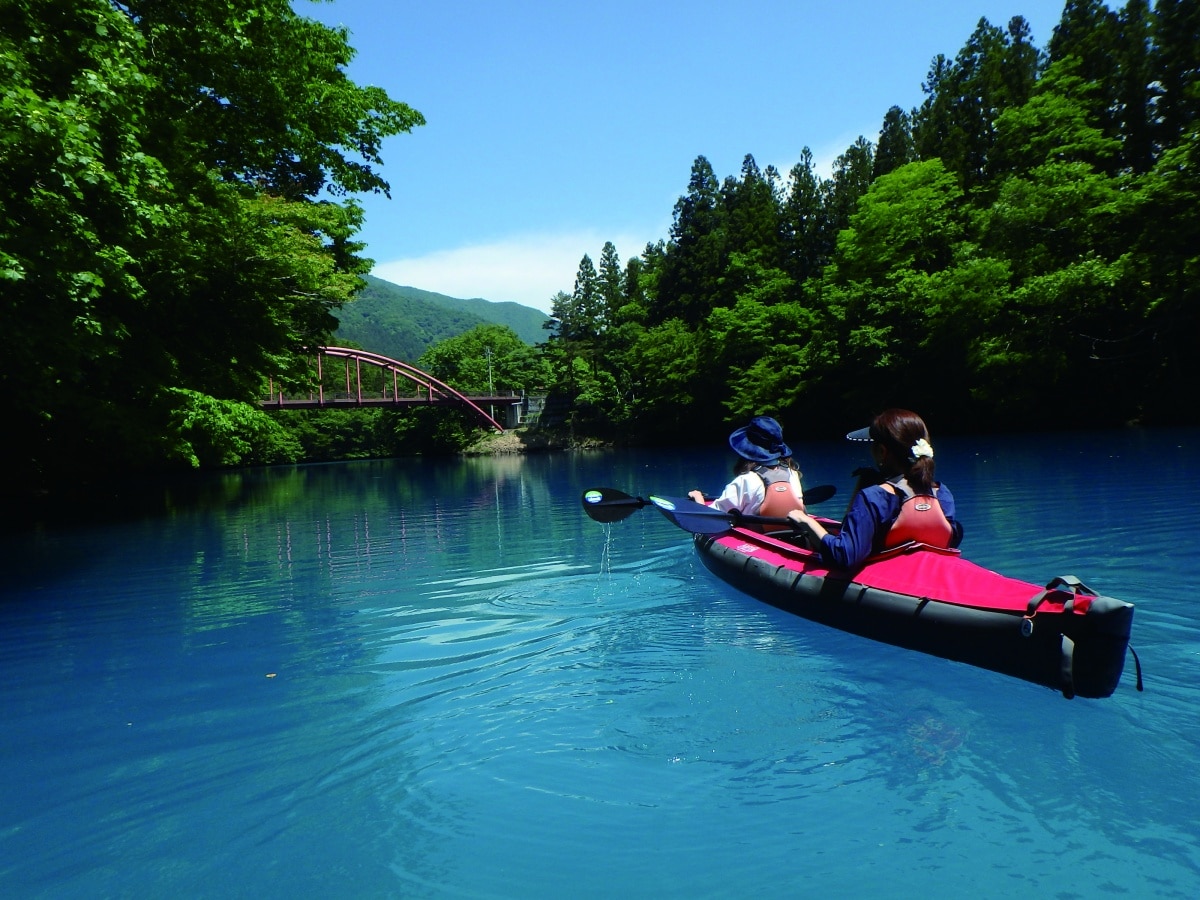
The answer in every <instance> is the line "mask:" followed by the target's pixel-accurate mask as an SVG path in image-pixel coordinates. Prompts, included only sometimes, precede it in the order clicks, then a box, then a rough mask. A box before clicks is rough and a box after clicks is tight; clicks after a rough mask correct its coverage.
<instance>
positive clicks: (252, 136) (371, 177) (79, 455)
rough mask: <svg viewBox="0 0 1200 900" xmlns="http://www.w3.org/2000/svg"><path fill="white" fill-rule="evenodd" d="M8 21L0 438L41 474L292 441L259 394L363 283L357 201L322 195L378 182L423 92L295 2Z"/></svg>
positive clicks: (209, 3) (52, 8) (1, 45)
mask: <svg viewBox="0 0 1200 900" xmlns="http://www.w3.org/2000/svg"><path fill="white" fill-rule="evenodd" d="M0 20H2V21H3V22H4V27H3V29H0V73H2V74H0V279H2V280H3V281H2V284H3V307H2V315H3V322H2V324H3V328H4V332H5V336H6V338H7V346H8V351H7V352H6V353H5V354H4V355H3V356H2V357H0V388H2V389H3V391H4V394H5V396H6V397H7V398H8V400H9V422H10V424H13V425H15V426H16V427H15V428H13V429H10V435H12V436H11V437H10V438H9V439H8V442H7V446H6V452H7V454H8V455H9V456H10V457H11V458H12V460H13V461H14V463H15V464H16V465H18V466H19V471H21V472H23V473H29V474H30V475H34V476H40V477H42V478H43V479H47V480H48V479H50V478H53V477H58V476H60V475H62V474H63V473H64V472H67V471H69V472H72V473H79V472H82V471H88V470H93V469H103V468H105V467H108V466H111V465H113V464H120V465H122V466H126V467H128V466H134V465H146V466H152V465H162V464H165V463H168V462H171V461H179V462H183V463H188V464H197V463H205V464H209V463H211V464H227V463H235V462H245V461H272V460H275V459H280V458H287V457H288V456H289V455H290V454H292V452H293V450H294V444H293V443H292V442H289V441H288V440H287V439H286V437H285V436H283V435H281V434H278V433H277V432H278V428H277V426H276V425H275V424H274V423H273V422H272V421H271V420H269V419H266V418H264V417H263V416H262V414H260V413H259V412H258V411H257V409H256V408H255V407H254V406H253V405H252V404H253V401H254V400H255V399H256V397H257V396H259V394H260V392H261V390H262V387H263V383H264V380H265V377H266V376H267V375H271V376H273V377H277V378H280V377H282V378H283V379H285V380H286V379H287V378H288V377H289V376H291V377H295V378H299V377H302V376H301V368H300V367H299V366H298V365H297V364H296V362H295V359H296V353H297V351H299V350H301V349H302V348H304V347H306V346H311V345H313V344H315V343H318V342H320V341H322V340H324V339H325V338H326V337H327V335H328V334H329V333H330V331H331V329H332V328H333V327H335V322H334V320H333V319H332V317H331V316H330V314H329V313H330V310H331V309H333V308H335V307H336V306H337V305H339V304H340V303H342V302H344V301H345V300H346V299H348V298H349V297H350V296H351V295H352V293H353V292H354V291H355V290H356V289H357V288H358V286H359V279H358V278H357V274H358V273H360V272H362V271H364V270H365V268H366V266H367V263H366V261H365V260H362V259H361V258H359V257H358V256H357V251H358V250H359V249H360V245H358V244H356V243H354V241H353V236H354V234H355V232H356V230H357V229H358V227H359V225H360V223H361V212H360V209H359V207H358V206H356V205H355V204H354V203H353V202H352V201H350V200H342V201H335V200H334V199H333V197H335V196H336V195H338V194H347V193H353V192H359V191H386V190H387V183H386V182H385V181H384V180H383V179H382V178H381V176H380V174H379V172H378V165H379V164H380V158H379V147H380V144H381V142H382V140H383V138H385V137H386V136H388V135H390V134H395V133H398V132H402V131H407V130H410V129H411V128H413V127H415V126H417V125H420V124H422V121H423V120H422V118H421V116H420V114H419V113H417V112H416V111H415V110H412V109H410V108H409V107H408V106H406V105H405V104H403V103H399V102H397V101H394V100H392V99H390V98H389V97H387V95H386V94H385V93H384V92H382V91H381V90H379V89H377V88H361V87H358V86H356V85H354V84H353V83H352V82H350V81H349V79H348V78H347V77H346V75H345V71H344V67H345V65H346V64H347V63H348V61H349V59H350V56H351V53H352V51H351V50H350V47H349V45H348V43H347V35H346V33H345V32H344V31H342V30H338V29H330V28H326V27H325V26H322V25H319V24H317V23H316V22H313V21H311V20H308V19H306V18H304V17H302V16H300V15H297V14H296V13H295V12H294V11H293V9H292V7H291V5H290V3H288V2H287V0H195V2H189V3H174V2H167V0H144V2H137V0H134V2H128V3H114V2H109V0H73V2H71V3H41V2H34V0H0ZM256 434H257V435H266V436H267V439H257V438H254V437H253V436H254V435H256ZM271 435H275V438H273V439H271V438H270V436H271Z"/></svg>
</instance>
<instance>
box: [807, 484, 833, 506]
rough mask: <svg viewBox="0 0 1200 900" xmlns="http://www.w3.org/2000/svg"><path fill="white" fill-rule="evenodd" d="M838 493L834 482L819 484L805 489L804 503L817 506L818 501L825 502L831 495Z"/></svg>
mask: <svg viewBox="0 0 1200 900" xmlns="http://www.w3.org/2000/svg"><path fill="white" fill-rule="evenodd" d="M836 493H837V488H836V487H834V486H833V485H832V484H818V485H816V486H815V487H810V488H805V489H804V505H805V506H806V507H807V506H815V505H816V504H818V503H824V502H825V501H826V500H828V499H829V498H830V497H832V496H833V495H834V494H836Z"/></svg>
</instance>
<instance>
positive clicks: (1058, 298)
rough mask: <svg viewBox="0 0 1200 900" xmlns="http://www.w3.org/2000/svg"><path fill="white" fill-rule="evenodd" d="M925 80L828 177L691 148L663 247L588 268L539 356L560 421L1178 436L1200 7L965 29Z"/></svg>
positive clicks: (650, 430) (559, 307) (1197, 282)
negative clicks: (922, 420) (891, 419)
mask: <svg viewBox="0 0 1200 900" xmlns="http://www.w3.org/2000/svg"><path fill="white" fill-rule="evenodd" d="M924 89H925V93H926V99H925V101H924V102H923V104H922V105H921V106H920V107H919V108H917V109H912V110H904V109H901V108H899V107H893V108H892V109H890V110H888V111H887V112H886V114H885V115H884V116H883V117H882V124H881V128H880V132H879V135H878V139H877V140H876V141H869V140H866V139H864V138H860V139H859V140H858V141H856V142H855V143H854V144H853V145H852V146H850V147H849V148H847V150H846V151H845V153H844V154H843V155H842V156H841V157H839V158H838V160H837V161H836V164H835V166H834V170H833V172H832V175H831V177H828V178H826V177H823V176H822V175H821V173H819V172H817V171H815V170H814V168H813V160H812V156H811V154H809V153H808V152H807V151H805V153H804V155H803V157H802V158H801V160H800V161H799V162H798V163H797V164H796V165H795V166H794V167H793V168H792V169H791V171H790V172H788V173H787V174H786V175H784V174H782V173H780V172H778V171H776V170H775V169H773V168H771V167H768V168H766V169H765V170H762V169H760V168H759V166H758V165H757V163H756V162H755V160H754V157H753V156H752V155H749V154H748V155H747V156H746V157H745V160H744V163H743V165H742V169H741V171H740V172H739V173H736V174H732V175H725V176H724V177H721V176H720V175H719V174H718V173H716V172H714V171H713V169H712V167H711V165H710V164H709V162H708V160H707V159H706V158H705V157H704V156H699V157H697V158H696V160H695V162H694V164H693V166H692V170H691V177H690V179H689V181H688V184H687V190H686V192H685V193H684V195H683V196H681V197H680V198H679V201H678V202H677V203H676V205H675V209H674V221H673V225H672V227H671V231H670V234H669V235H668V236H667V237H666V238H665V239H664V240H661V241H658V242H656V243H654V244H651V245H649V246H647V247H646V248H645V249H644V250H642V252H641V253H640V255H638V256H634V257H633V258H631V259H630V260H629V261H628V262H627V263H626V264H625V265H624V266H622V265H621V263H620V260H619V257H618V256H617V252H616V248H615V247H614V246H613V245H612V244H611V243H610V244H608V245H606V246H605V247H604V248H603V250H602V252H601V256H600V265H599V267H597V266H596V265H595V264H594V263H593V261H592V260H591V258H590V257H589V256H585V257H584V258H583V260H582V261H581V263H580V267H579V272H578V275H577V277H576V281H575V286H574V289H573V290H572V291H571V292H570V293H567V292H562V293H560V294H559V295H558V296H557V297H556V298H555V300H554V307H553V310H552V313H553V315H554V316H555V318H557V319H558V321H559V322H560V327H559V330H558V335H557V336H556V337H555V338H554V339H553V340H552V341H551V345H550V347H549V348H548V354H549V355H550V356H551V358H552V359H553V360H554V361H555V364H556V371H557V372H558V390H559V392H560V394H561V395H562V396H564V397H566V398H569V399H570V400H571V401H573V403H574V408H575V417H576V423H577V425H579V426H580V427H587V428H589V429H591V430H593V431H607V432H608V433H611V434H622V435H630V434H635V435H639V436H640V437H641V439H654V438H668V439H669V438H673V437H674V436H677V435H678V434H679V433H680V431H682V430H684V429H686V430H687V431H688V433H690V434H693V435H694V434H697V433H698V432H700V431H703V432H704V433H707V434H715V433H717V432H718V431H719V428H718V427H717V426H719V425H720V424H721V423H728V422H731V421H737V420H742V419H744V418H746V417H748V416H750V415H752V414H755V413H769V414H773V415H776V416H777V417H779V418H780V419H782V420H783V421H784V422H785V423H792V424H795V425H797V426H799V427H802V428H803V429H804V430H803V433H805V434H810V435H811V434H814V433H818V434H835V433H837V432H838V431H839V430H841V431H844V430H845V429H846V427H847V426H849V425H851V424H853V423H856V422H860V421H865V419H866V417H867V416H869V415H870V414H872V413H873V412H876V411H878V410H880V409H882V408H884V407H886V406H890V405H902V406H907V407H911V408H914V409H917V410H918V411H920V412H922V413H923V414H924V415H925V416H926V417H927V418H928V419H929V421H930V422H931V424H933V425H935V427H936V428H937V429H939V430H942V431H946V430H962V429H1045V430H1052V429H1059V428H1064V427H1068V428H1069V427H1110V426H1114V425H1120V424H1122V423H1126V422H1140V423H1145V424H1163V423H1172V422H1189V423H1194V422H1196V421H1197V420H1198V419H1197V407H1196V404H1195V403H1193V402H1191V398H1194V397H1195V396H1196V395H1197V393H1198V391H1200V367H1197V366H1196V365H1195V363H1194V361H1193V360H1192V358H1191V357H1192V354H1193V353H1194V352H1195V350H1194V345H1195V341H1196V338H1197V335H1200V296H1198V294H1197V291H1198V288H1200V127H1198V124H1200V119H1198V116H1197V113H1198V111H1200V3H1197V2H1196V0H1160V2H1159V3H1157V4H1155V5H1154V7H1153V8H1151V7H1150V5H1149V4H1147V3H1145V2H1141V0H1130V2H1128V3H1127V4H1126V5H1125V6H1124V7H1123V8H1122V9H1120V10H1111V9H1109V8H1108V7H1106V6H1105V5H1104V4H1103V3H1099V2H1087V3H1077V2H1069V3H1067V4H1066V7H1065V9H1064V12H1063V17H1062V20H1061V22H1060V24H1059V25H1058V27H1057V28H1056V29H1055V31H1054V36H1053V38H1052V39H1051V41H1050V42H1049V45H1048V46H1047V47H1046V48H1038V47H1036V46H1034V45H1033V44H1032V43H1031V41H1030V34H1029V28H1028V25H1027V24H1026V22H1025V20H1024V19H1022V18H1020V17H1016V18H1013V19H1012V20H1011V21H1010V22H1009V23H1007V26H1005V27H998V26H995V25H992V24H991V23H989V22H988V21H987V20H981V21H980V23H979V25H978V27H977V29H976V30H975V32H974V33H973V34H971V35H970V36H968V38H967V41H966V43H965V44H964V46H963V47H962V49H961V50H960V51H959V52H958V53H957V54H956V55H955V56H953V57H949V56H943V55H939V56H938V57H936V58H935V59H934V60H933V61H932V63H931V64H930V66H929V68H928V70H927V74H926V77H925V81H924ZM1180 398H1188V400H1187V401H1186V402H1183V403H1181V402H1180Z"/></svg>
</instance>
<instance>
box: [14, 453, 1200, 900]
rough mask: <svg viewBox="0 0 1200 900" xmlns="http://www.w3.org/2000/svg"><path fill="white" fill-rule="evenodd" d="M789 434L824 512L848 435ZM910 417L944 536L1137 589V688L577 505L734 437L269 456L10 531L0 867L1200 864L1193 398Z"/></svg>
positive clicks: (897, 887) (1073, 875)
mask: <svg viewBox="0 0 1200 900" xmlns="http://www.w3.org/2000/svg"><path fill="white" fill-rule="evenodd" d="M795 437H796V436H795V435H789V438H791V439H792V445H793V447H794V449H795V450H796V453H797V456H798V457H799V459H800V462H801V465H802V468H803V469H804V473H805V482H806V484H809V485H815V484H821V483H833V484H836V485H838V487H839V490H840V495H839V496H838V497H837V498H835V499H834V500H832V501H830V502H829V503H827V504H825V505H824V506H823V507H821V510H820V511H821V512H823V513H825V514H826V515H834V516H837V515H840V512H841V510H842V509H843V507H844V503H845V501H846V498H847V496H848V491H849V489H850V486H851V482H852V479H851V477H850V474H849V473H850V471H851V469H852V468H854V467H855V466H857V465H860V464H863V463H864V462H865V452H864V449H863V447H864V445H850V444H848V443H845V442H836V443H834V442H830V443H825V442H822V443H805V442H802V441H798V440H796V439H795ZM935 447H936V449H937V453H938V472H939V475H940V476H941V478H942V479H943V480H945V481H946V482H947V483H948V484H949V485H950V486H951V487H952V488H953V490H954V493H955V497H956V500H957V503H958V508H959V514H960V517H961V518H962V520H963V521H964V522H965V524H966V540H965V542H964V545H963V550H964V553H965V555H967V556H968V557H969V558H971V559H973V560H975V561H976V562H979V563H981V564H983V565H985V566H988V567H989V568H994V569H997V570H999V571H1002V572H1004V573H1005V574H1008V575H1012V576H1015V577H1019V578H1023V579H1026V580H1029V581H1033V582H1038V583H1045V582H1046V581H1048V580H1049V579H1050V578H1052V577H1054V576H1056V575H1066V574H1070V575H1077V576H1078V577H1080V578H1081V579H1082V580H1083V581H1084V582H1085V583H1086V584H1087V585H1088V586H1089V587H1091V588H1093V589H1094V590H1096V591H1098V592H1100V593H1105V594H1110V595H1112V596H1115V597H1120V598H1122V599H1125V600H1129V601H1131V602H1133V603H1135V604H1136V605H1137V612H1136V614H1135V617H1134V627H1133V640H1132V645H1133V647H1134V649H1135V650H1136V651H1137V652H1138V655H1139V656H1140V657H1141V661H1142V666H1143V670H1144V677H1145V691H1144V692H1143V693H1138V692H1137V691H1136V690H1135V677H1134V666H1133V659H1132V657H1129V658H1128V659H1127V663H1126V669H1125V674H1124V677H1123V678H1122V682H1121V685H1120V687H1119V688H1118V690H1117V692H1116V694H1114V696H1113V697H1111V698H1108V699H1105V700H1084V699H1075V700H1070V701H1068V700H1065V699H1063V697H1062V696H1061V695H1060V694H1058V693H1057V692H1055V691H1053V690H1050V689H1047V688H1043V687H1038V686H1036V685H1032V684H1028V683H1026V682H1023V681H1018V680H1015V679H1011V678H1007V677H1005V676H1002V675H998V674H995V673H991V672H986V671H983V670H979V669H974V668H971V667H969V666H965V665H962V664H958V663H951V662H947V661H945V660H941V659H936V658H933V657H929V656H924V655H921V654H917V653H913V652H910V651H905V650H900V649H896V648H893V647H888V646H885V645H882V644H877V643H873V642H870V641H866V640H864V639H862V638H856V637H853V636H850V635H846V634H842V633H840V632H836V631H832V630H829V629H826V628H824V627H822V626H819V625H816V624H813V623H810V622H807V621H804V620H801V619H798V618H795V617H792V616H789V615H787V614H786V613H782V612H779V611H777V610H774V609H772V608H770V607H767V606H764V605H762V604H759V603H757V602H756V601H754V600H751V599H749V598H747V597H745V596H743V595H740V594H738V593H737V592H736V591H733V590H732V589H730V588H727V587H726V586H724V585H723V584H721V583H720V582H718V581H717V580H716V579H714V578H713V577H712V576H710V575H709V574H708V573H707V571H706V570H704V569H703V567H702V566H701V565H700V564H699V562H698V561H697V560H696V558H695V557H694V555H693V551H692V547H691V541H690V539H689V536H688V535H687V534H686V533H684V532H682V531H679V530H678V529H676V528H674V527H673V526H672V525H671V524H670V523H668V522H667V521H666V519H664V518H663V517H662V516H661V515H660V514H658V513H657V512H656V511H654V510H652V509H646V510H642V511H641V512H638V513H636V514H634V515H633V516H632V517H631V518H629V519H628V520H626V521H624V522H620V523H616V524H614V525H611V526H603V525H599V524H597V523H595V522H592V521H591V520H590V519H588V518H587V517H586V516H585V515H584V514H583V512H582V511H581V508H580V502H579V498H580V495H581V493H582V492H583V491H584V490H585V489H586V488H589V487H598V486H611V487H615V488H619V489H621V490H625V491H628V492H630V493H632V494H640V495H642V496H647V495H648V494H650V493H652V492H660V493H666V494H682V493H684V492H686V491H687V490H688V489H690V488H693V487H701V488H703V489H705V490H709V491H715V490H717V489H718V488H720V487H721V485H722V484H724V481H725V478H726V473H727V471H728V469H729V466H730V463H731V459H730V457H729V455H728V453H722V452H720V451H687V452H684V453H679V454H668V453H643V452H612V453H574V454H559V455H547V456H530V457H511V458H495V459H478V460H467V461H457V460H456V461H435V462H430V461H414V460H402V461H383V462H364V463H351V464H339V465H327V466H310V467H300V468H282V469H267V470H256V471H252V472H243V473H238V474H230V475H224V476H220V477H213V478H209V479H206V480H205V481H204V482H203V484H202V485H201V486H200V487H201V488H202V489H201V490H194V491H188V492H180V491H178V490H173V491H171V492H170V493H169V495H168V497H167V503H166V505H165V506H162V508H160V509H159V510H158V511H156V512H153V513H149V512H148V513H135V512H133V507H134V506H135V505H136V504H134V503H132V502H131V503H129V504H124V503H116V504H113V508H112V509H111V510H94V509H93V510H88V511H87V512H88V515H87V516H86V517H81V518H80V519H79V520H78V521H76V522H75V523H74V524H67V523H64V522H57V523H53V522H51V523H43V524H39V525H37V526H36V527H33V526H31V527H29V528H22V529H20V530H18V531H16V532H15V533H14V532H9V533H6V534H4V536H3V548H2V550H0V563H2V572H0V685H3V687H2V694H0V698H2V699H0V713H2V725H0V727H2V728H3V741H2V742H0V895H3V896H5V897H54V898H58V897H166V896H188V897H222V898H225V897H255V898H262V897H288V898H294V897H330V898H333V897H337V898H343V897H431V898H440V897H468V898H518V897H519V898H559V897H616V896H627V897H689V898H692V897H714V898H721V897H747V896H751V897H755V896H756V897H871V896H876V897H883V896H887V897H929V896H942V897H950V896H975V897H1052V898H1090V897H1100V896H1127V897H1138V898H1142V897H1172V898H1174V897H1178V898H1195V897H1197V896H1200V824H1198V818H1197V816H1198V813H1197V810H1198V809H1200V626H1198V624H1197V619H1198V615H1200V594H1198V587H1200V561H1198V555H1200V554H1198V553H1197V550H1198V542H1197V535H1198V534H1200V503H1198V502H1197V501H1200V491H1198V490H1197V487H1196V480H1195V479H1196V469H1197V466H1196V463H1197V461H1200V432H1198V431H1196V430H1171V431H1128V432H1112V433H1102V434H1086V435H1038V436H1022V437H1012V438H999V439H997V438H987V439H982V438H980V439H976V438H970V439H967V438H944V439H941V440H936V441H935ZM146 490H149V489H148V488H147V489H146ZM127 493H128V494H129V496H131V497H133V496H135V495H137V496H139V497H140V496H142V495H144V493H145V491H144V490H142V489H140V488H139V487H138V486H134V485H130V486H129V487H128V489H127Z"/></svg>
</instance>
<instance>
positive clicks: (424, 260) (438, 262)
mask: <svg viewBox="0 0 1200 900" xmlns="http://www.w3.org/2000/svg"><path fill="white" fill-rule="evenodd" d="M664 236H665V231H663V232H662V233H654V234H645V235H635V234H634V233H633V232H629V233H626V234H624V235H608V236H604V235H601V234H599V233H598V232H596V233H592V232H585V231H580V232H572V233H560V234H524V235H513V236H510V237H506V238H502V239H500V240H497V241H493V242H491V243H486V244H474V245H470V246H465V247H455V248H452V249H447V250H436V251H434V252H432V253H427V254H425V255H424V256H416V257H407V258H403V259H394V260H388V261H386V262H380V263H376V265H375V268H374V269H373V270H372V272H371V274H372V275H374V276H375V277H376V278H382V279H384V280H385V281H390V282H392V283H393V284H400V285H406V286H408V287H415V288H420V289H421V290H423V291H433V292H434V293H437V294H445V295H446V296H448V297H458V298H460V299H471V298H475V297H482V298H483V299H485V300H491V301H493V302H497V303H499V302H504V301H509V300H511V301H514V302H516V303H520V304H522V305H524V306H532V307H533V308H534V309H540V310H541V311H542V312H549V311H550V301H551V298H553V297H554V295H555V294H557V293H558V292H559V291H564V292H566V293H570V292H571V290H572V288H574V286H575V274H576V272H578V270H579V261H580V260H581V259H583V255H584V254H585V253H586V254H587V255H588V256H590V257H591V258H592V262H593V263H595V264H596V266H597V267H599V265H600V252H601V250H603V249H604V243H605V241H612V242H613V244H614V245H615V246H616V248H617V253H618V254H619V255H620V257H621V265H622V266H624V265H625V262H626V261H627V260H628V259H629V257H631V256H638V255H640V254H641V252H642V250H643V249H644V248H645V246H646V242H647V241H650V240H658V239H659V238H660V237H664Z"/></svg>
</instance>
